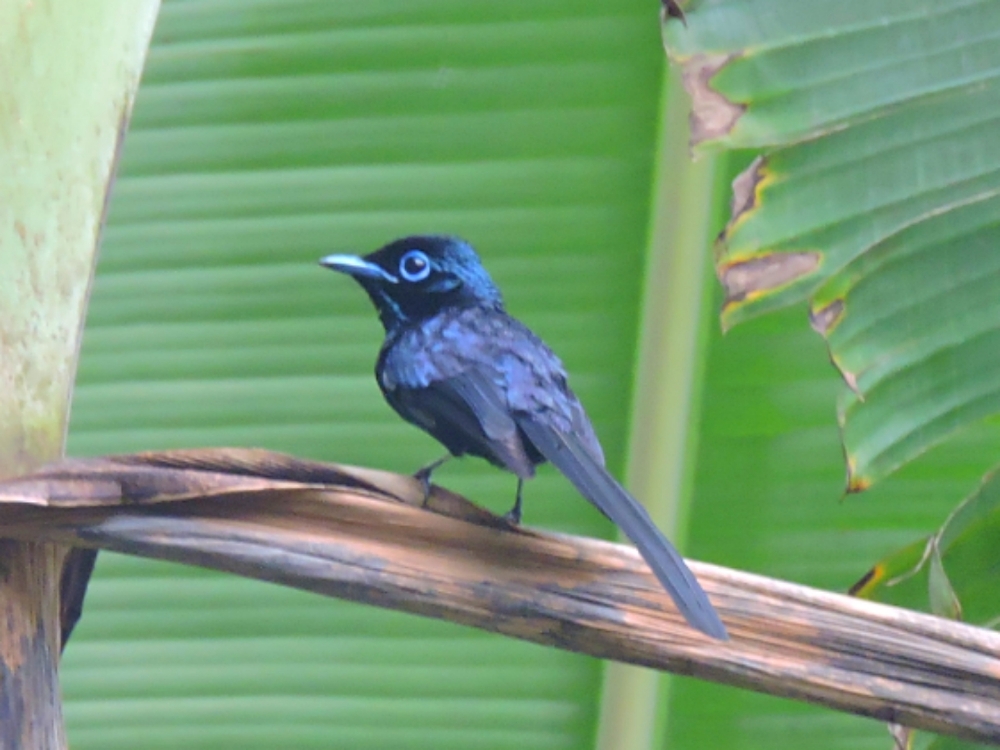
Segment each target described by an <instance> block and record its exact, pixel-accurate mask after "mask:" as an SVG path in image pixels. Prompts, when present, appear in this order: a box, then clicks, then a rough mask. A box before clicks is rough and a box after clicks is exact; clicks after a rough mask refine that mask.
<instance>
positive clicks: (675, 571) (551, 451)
mask: <svg viewBox="0 0 1000 750" xmlns="http://www.w3.org/2000/svg"><path fill="white" fill-rule="evenodd" d="M516 419H517V422H518V425H519V426H520V428H521V429H522V430H523V431H524V434H525V435H527V436H528V439H529V440H531V442H532V443H533V444H534V446H535V447H536V448H537V449H538V451H539V453H541V454H542V455H543V456H545V458H546V459H548V460H549V461H551V462H552V464H553V465H554V466H555V467H556V468H557V469H559V471H561V472H562V473H563V474H564V475H565V476H566V478H567V479H569V481H570V482H572V483H573V486H574V487H576V489H577V490H578V491H579V492H580V494H582V495H583V496H584V497H585V498H587V499H588V500H589V501H590V502H592V503H593V504H594V505H596V506H597V507H598V508H599V509H600V510H601V511H602V512H603V513H604V514H605V515H606V516H608V518H610V519H611V520H612V521H614V523H615V524H616V525H617V526H618V528H620V529H621V530H622V531H623V532H624V533H625V536H627V537H628V538H629V539H631V540H632V543H633V544H635V546H636V548H637V549H638V550H639V554H640V555H642V557H643V559H644V560H645V561H646V562H647V564H648V565H649V567H650V568H652V570H653V573H654V574H655V575H656V577H657V578H658V579H659V581H660V583H662V584H663V587H664V588H665V589H666V590H667V593H669V594H670V596H671V598H672V599H673V600H674V603H675V604H676V605H677V609H678V610H680V613H681V614H682V615H684V617H685V619H686V620H687V621H688V622H689V623H690V624H691V625H692V626H693V627H695V628H697V629H698V630H700V631H702V632H703V633H705V634H706V635H709V636H711V637H713V638H717V639H719V640H728V638H729V635H728V633H726V628H725V626H724V625H723V624H722V621H721V620H720V619H719V615H718V614H717V613H716V611H715V608H714V607H713V606H712V604H711V602H709V600H708V597H707V596H706V595H705V592H704V590H703V589H702V588H701V585H700V584H699V583H698V581H697V580H696V579H695V577H694V574H693V573H691V570H690V569H689V568H688V566H687V564H686V563H685V562H684V558H682V557H681V556H680V553H678V552H677V550H676V549H674V546H673V545H672V544H671V543H670V542H669V541H668V540H667V538H666V537H665V536H664V535H663V533H662V532H661V531H660V530H659V529H658V528H657V527H656V524H654V523H653V520H652V519H651V518H650V517H649V514H648V513H647V512H646V509H645V508H643V507H642V505H640V504H639V501H637V500H636V499H635V498H634V497H632V495H630V494H629V493H628V491H627V490H626V489H625V488H624V487H622V486H621V485H620V484H619V483H618V482H617V481H616V480H615V478H614V477H612V476H611V475H610V474H609V473H608V472H607V470H606V469H605V468H604V467H603V466H601V465H600V464H598V463H597V462H596V461H595V460H594V459H593V458H592V457H591V456H590V454H589V453H588V452H587V450H586V448H585V447H584V445H583V444H582V443H580V442H579V441H578V440H576V439H575V438H574V437H573V436H572V435H570V436H566V435H563V434H561V433H558V432H556V431H555V430H553V429H552V428H551V427H547V426H545V425H543V424H539V423H538V422H536V421H533V420H532V419H531V418H530V417H528V416H521V415H518V416H517V417H516Z"/></svg>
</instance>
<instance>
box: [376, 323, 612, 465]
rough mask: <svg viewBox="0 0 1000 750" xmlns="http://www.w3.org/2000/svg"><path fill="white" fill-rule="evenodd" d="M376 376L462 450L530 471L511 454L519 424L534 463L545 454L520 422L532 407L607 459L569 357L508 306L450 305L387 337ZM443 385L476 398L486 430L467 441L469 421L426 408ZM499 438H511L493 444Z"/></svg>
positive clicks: (403, 408) (404, 411) (475, 412)
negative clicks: (574, 385)
mask: <svg viewBox="0 0 1000 750" xmlns="http://www.w3.org/2000/svg"><path fill="white" fill-rule="evenodd" d="M376 376H377V378H378V382H379V385H380V386H381V388H382V391H383V393H384V394H385V397H386V399H387V400H388V401H389V403H390V404H392V406H393V407H394V408H395V409H396V410H397V411H398V412H399V413H400V415H401V416H403V417H404V418H405V419H407V420H409V421H410V422H412V423H413V424H416V425H417V426H419V427H422V428H423V429H425V430H427V431H428V432H430V433H431V434H432V435H433V436H434V437H436V438H437V439H438V440H440V441H441V442H442V443H444V444H445V446H447V447H448V449H449V450H451V451H452V453H455V454H456V455H461V454H462V453H470V454H472V455H479V456H482V457H483V458H487V459H488V460H490V461H492V462H493V463H497V464H499V465H501V466H505V468H508V469H510V470H511V471H514V472H515V473H516V474H519V475H522V476H524V475H528V476H530V472H526V471H524V467H523V466H519V465H518V464H519V461H518V460H517V459H516V458H515V460H514V461H513V463H514V464H515V465H511V463H512V462H511V461H510V460H509V459H510V456H509V455H507V454H509V453H510V440H511V431H512V430H513V431H514V433H515V434H516V439H517V441H518V442H520V443H522V448H521V452H522V453H523V454H524V455H526V456H527V458H528V459H529V460H530V462H531V463H532V464H536V463H541V462H542V461H543V460H544V459H543V458H542V456H541V454H540V453H539V452H538V451H537V450H535V449H534V446H532V445H531V443H530V441H529V440H527V438H526V436H525V435H524V434H523V433H522V432H521V431H520V430H518V429H516V427H515V423H514V417H515V416H516V415H517V414H530V415H532V417H533V418H534V419H536V420H541V421H544V422H546V423H548V424H550V425H551V426H552V427H553V429H556V430H558V431H559V432H562V433H567V434H570V433H571V434H575V435H577V437H578V438H579V440H580V441H581V443H582V444H583V445H584V446H585V447H586V449H587V451H588V453H590V454H591V456H592V457H593V458H594V460H595V461H597V462H598V463H600V464H601V465H603V464H604V455H603V452H602V450H601V446H600V443H599V442H598V440H597V437H596V435H595V433H594V428H593V426H592V425H591V423H590V420H589V419H588V418H587V415H586V413H585V412H584V410H583V407H582V406H581V404H580V402H579V400H578V399H577V397H576V395H575V394H574V393H573V391H572V390H571V389H570V387H569V385H568V383H567V380H566V370H565V368H564V367H563V365H562V362H560V361H559V358H558V357H557V356H556V355H555V354H554V353H553V352H552V350H551V349H549V348H548V346H546V345H545V343H544V342H543V341H542V340H541V339H540V338H538V336H536V335H535V334H534V333H532V332H531V330H530V329H529V328H528V327H527V326H525V325H524V324H523V323H521V322H520V321H518V320H516V319H515V318H512V317H511V316H510V315H508V314H507V313H506V312H504V311H503V310H502V309H497V308H493V307H465V308H454V309H446V310H442V311H441V312H440V313H439V314H438V315H435V316H433V317H431V318H429V319H426V320H423V321H420V322H419V323H417V324H415V325H412V326H407V327H404V328H401V329H399V330H397V331H394V332H393V333H392V334H390V335H388V336H387V337H386V340H385V343H384V344H383V347H382V351H381V353H380V356H379V359H378V363H377V365H376ZM442 387H446V388H448V389H449V390H452V391H453V390H455V388H457V389H458V391H459V394H458V395H459V397H461V398H463V400H464V401H465V402H466V403H468V402H470V401H471V402H473V403H472V405H471V412H472V414H471V416H474V417H475V419H476V421H477V422H478V424H479V430H480V432H481V433H482V434H481V435H479V436H471V437H470V438H469V441H468V444H459V443H460V442H461V441H460V440H459V436H458V435H456V434H455V428H456V427H459V428H461V430H462V431H463V432H467V431H468V428H469V425H468V424H462V425H457V426H456V425H448V424H446V422H447V421H448V419H447V416H446V415H445V416H444V419H442V416H443V415H442V414H441V413H439V410H437V409H422V408H421V402H422V401H423V400H424V399H427V398H433V399H438V400H440V398H441V395H440V391H441V390H442ZM439 405H440V404H439V403H437V402H435V404H434V406H435V407H438V406H439ZM432 412H433V413H432ZM504 417H506V421H505V420H504ZM483 438H485V440H484V439H483ZM498 438H499V439H500V440H501V442H503V443H504V445H502V446H490V445H489V443H491V442H495V441H496V440H497V439H498ZM497 447H499V450H496V448H497ZM456 449H457V450H456ZM514 452H515V453H516V452H517V450H516V446H515V447H514ZM519 469H520V470H519Z"/></svg>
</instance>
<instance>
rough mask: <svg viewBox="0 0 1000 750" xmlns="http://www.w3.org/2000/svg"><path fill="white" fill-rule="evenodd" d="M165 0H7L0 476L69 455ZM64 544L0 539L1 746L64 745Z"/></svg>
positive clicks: (0, 6) (1, 148)
mask: <svg viewBox="0 0 1000 750" xmlns="http://www.w3.org/2000/svg"><path fill="white" fill-rule="evenodd" d="M158 7H159V3H158V2H156V1H155V0H144V1H143V2H137V1H136V0H89V1H88V2H79V0H48V2H38V1H37V0H34V1H33V0H3V1H2V2H0V91H3V100H2V104H0V175H2V178H0V477H7V476H12V475H17V474H20V473H24V472H27V471H30V470H31V469H33V468H35V467H37V466H39V465H41V464H43V463H45V462H48V461H51V460H53V459H56V458H58V457H60V456H61V455H62V452H63V446H64V444H65V438H66V426H67V422H68V418H69V405H70V398H71V394H72V390H73V381H74V378H75V376H76V360H77V351H78V350H79V346H80V334H81V331H82V328H83V319H84V312H85V310H86V306H87V293H88V290H89V288H90V279H91V276H92V273H93V267H94V259H95V257H96V254H97V242H98V238H99V235H100V228H101V222H102V218H103V214H104V207H105V205H106V202H107V197H108V193H109V191H110V185H111V180H112V176H113V174H114V165H115V161H116V155H117V153H118V150H119V148H120V145H121V140H122V137H123V135H124V132H125V127H126V124H127V122H128V115H129V113H130V112H131V108H132V100H133V98H134V96H135V91H136V89H137V88H138V85H139V77H140V74H141V72H142V65H143V62H144V60H145V57H146V49H147V46H148V43H149V37H150V35H151V33H152V29H153V23H154V21H155V19H156V13H157V10H158ZM67 552H68V550H67V548H66V547H64V546H59V545H54V544H48V543H40V542H39V543H36V542H14V541H0V618H2V622H3V629H2V631H0V716H3V717H4V719H3V721H2V722H0V747H5V748H6V747H24V748H36V747H37V748H61V747H65V744H66V738H65V733H64V731H63V724H62V705H61V701H60V691H59V684H58V670H57V665H58V659H59V648H60V638H61V636H60V626H61V625H60V601H59V581H60V575H61V571H62V565H63V560H64V559H65V557H66V554H67Z"/></svg>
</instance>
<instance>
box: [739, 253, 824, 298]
mask: <svg viewBox="0 0 1000 750" xmlns="http://www.w3.org/2000/svg"><path fill="white" fill-rule="evenodd" d="M820 259H821V255H820V254H819V253H817V252H807V253H769V254H767V255H759V256H756V257H753V258H749V259H748V260H743V261H739V262H736V263H730V264H728V265H723V266H720V267H719V281H720V282H721V283H722V286H723V288H725V290H726V301H725V305H724V307H728V306H729V305H732V304H736V303H739V302H744V301H745V300H747V299H753V298H754V297H759V296H760V295H762V294H765V293H766V292H770V291H771V290H773V289H777V288H778V287H782V286H785V285H786V284H790V283H792V282H793V281H796V280H797V279H799V278H800V277H802V276H806V275H808V274H810V273H812V272H813V271H815V270H816V269H817V268H818V267H819V264H820Z"/></svg>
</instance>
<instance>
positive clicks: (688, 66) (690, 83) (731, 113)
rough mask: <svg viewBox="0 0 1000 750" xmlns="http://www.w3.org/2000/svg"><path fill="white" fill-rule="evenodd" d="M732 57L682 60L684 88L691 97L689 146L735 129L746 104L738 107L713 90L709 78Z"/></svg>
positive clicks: (721, 56) (710, 56)
mask: <svg viewBox="0 0 1000 750" xmlns="http://www.w3.org/2000/svg"><path fill="white" fill-rule="evenodd" d="M736 57H737V55H735V54H726V55H721V54H714V55H701V54H699V55H692V56H691V57H689V58H687V59H686V60H682V61H681V69H682V77H683V80H684V88H685V89H687V92H688V94H690V96H691V146H692V147H693V146H697V145H698V144H699V143H702V142H703V141H709V140H714V139H717V138H722V137H724V136H726V135H728V134H729V132H730V131H731V130H732V129H733V127H735V125H736V123H737V122H738V121H739V119H740V117H742V116H743V113H744V112H746V109H747V108H746V105H745V104H737V103H735V102H731V101H729V100H728V99H727V98H726V97H724V96H723V95H722V94H720V93H719V92H718V91H716V90H715V89H713V88H712V87H711V85H710V83H711V80H712V78H713V77H714V76H715V74H716V73H718V72H719V71H720V70H721V69H722V68H723V67H724V66H725V65H727V64H728V63H729V62H730V61H731V60H733V59H735V58H736Z"/></svg>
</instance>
